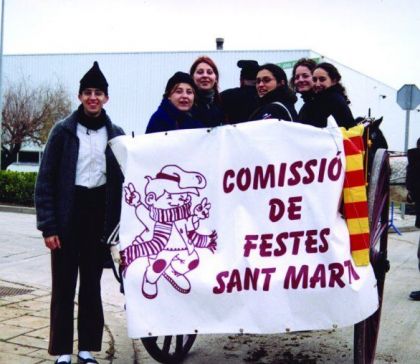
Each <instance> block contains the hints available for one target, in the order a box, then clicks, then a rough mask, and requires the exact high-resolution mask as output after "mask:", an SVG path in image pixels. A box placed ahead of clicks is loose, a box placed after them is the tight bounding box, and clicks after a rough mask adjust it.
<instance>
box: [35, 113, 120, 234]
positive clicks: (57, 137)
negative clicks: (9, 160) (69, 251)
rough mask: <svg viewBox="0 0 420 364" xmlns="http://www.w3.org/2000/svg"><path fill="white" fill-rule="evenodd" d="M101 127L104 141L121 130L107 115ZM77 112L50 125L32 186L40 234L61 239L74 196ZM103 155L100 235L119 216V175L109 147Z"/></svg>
mask: <svg viewBox="0 0 420 364" xmlns="http://www.w3.org/2000/svg"><path fill="white" fill-rule="evenodd" d="M105 117H106V121H105V127H106V130H107V133H108V140H110V139H112V138H114V137H116V136H119V135H123V134H124V131H123V130H122V129H121V128H120V127H118V126H116V125H114V124H112V122H111V120H110V119H109V117H108V116H105ZM77 118H78V113H77V111H75V112H73V113H72V114H71V115H70V116H69V117H67V118H66V119H64V120H62V121H60V122H58V123H57V124H56V125H54V127H53V129H52V130H51V133H50V135H49V138H48V142H47V145H46V146H45V150H44V154H43V157H42V161H41V166H40V169H39V173H38V177H37V181H36V186H35V207H36V215H37V227H38V229H39V230H41V231H42V235H43V236H44V237H48V236H52V235H58V236H59V237H60V240H62V241H65V240H67V239H68V237H69V236H70V234H69V233H70V232H71V229H72V224H71V222H72V216H73V215H74V213H75V211H73V206H74V198H75V180H76V165H77V159H78V154H79V138H78V137H77V132H76V130H77ZM105 157H106V174H107V175H106V180H107V182H106V205H105V227H104V238H107V237H108V236H109V235H110V233H111V232H112V230H113V229H114V227H115V226H116V225H117V223H118V221H119V219H120V212H121V189H122V182H123V175H122V173H121V170H120V168H119V165H118V162H117V160H116V159H115V157H114V155H113V153H112V151H111V149H110V147H109V146H107V147H106V150H105Z"/></svg>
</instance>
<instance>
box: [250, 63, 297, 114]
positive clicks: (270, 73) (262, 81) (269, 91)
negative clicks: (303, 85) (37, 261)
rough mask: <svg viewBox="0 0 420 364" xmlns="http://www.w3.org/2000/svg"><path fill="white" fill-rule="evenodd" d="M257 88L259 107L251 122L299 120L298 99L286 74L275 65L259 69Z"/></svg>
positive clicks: (267, 65) (265, 65)
mask: <svg viewBox="0 0 420 364" xmlns="http://www.w3.org/2000/svg"><path fill="white" fill-rule="evenodd" d="M256 81H257V83H256V88H257V93H258V97H259V107H258V108H257V109H256V110H255V111H254V112H253V113H252V115H251V116H250V118H249V120H261V119H271V118H273V119H280V120H287V121H294V120H297V113H296V110H295V106H294V104H295V102H296V101H297V97H296V95H295V94H294V92H293V91H292V90H291V89H290V88H289V86H288V82H287V76H286V73H285V72H284V71H283V69H282V68H281V67H279V66H277V65H275V64H273V63H266V64H264V65H262V66H260V67H259V68H258V73H257V78H256Z"/></svg>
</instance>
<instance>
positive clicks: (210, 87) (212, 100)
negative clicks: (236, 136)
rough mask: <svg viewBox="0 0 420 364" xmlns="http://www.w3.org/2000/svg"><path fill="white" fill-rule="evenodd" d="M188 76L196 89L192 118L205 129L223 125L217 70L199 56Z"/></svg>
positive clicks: (213, 65) (204, 57) (211, 63)
mask: <svg viewBox="0 0 420 364" xmlns="http://www.w3.org/2000/svg"><path fill="white" fill-rule="evenodd" d="M190 76H191V77H192V78H193V80H194V83H195V85H196V87H197V99H196V105H195V106H194V107H193V109H192V114H193V117H194V118H195V119H197V120H200V121H201V122H202V123H203V124H204V126H206V127H215V126H219V125H222V124H223V123H224V114H223V111H222V106H221V100H220V95H219V89H218V83H219V70H218V69H217V66H216V64H215V63H214V61H213V60H212V59H211V58H209V57H207V56H201V57H199V58H197V59H196V60H195V62H194V63H193V64H192V66H191V69H190Z"/></svg>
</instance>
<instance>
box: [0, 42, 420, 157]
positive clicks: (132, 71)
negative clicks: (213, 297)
mask: <svg viewBox="0 0 420 364" xmlns="http://www.w3.org/2000/svg"><path fill="white" fill-rule="evenodd" d="M201 55H207V56H209V57H211V58H212V59H213V60H214V61H215V63H216V64H217V66H218V68H219V72H220V82H219V88H220V90H221V91H223V90H224V89H227V88H231V87H236V86H238V84H239V72H240V69H239V68H238V67H237V66H236V63H237V61H238V60H240V59H254V60H256V61H258V63H259V64H264V63H267V62H270V63H276V64H280V65H282V66H283V68H284V69H285V71H286V72H287V73H288V75H289V76H290V73H291V67H292V66H293V62H294V61H296V60H298V59H299V58H302V57H307V58H315V59H319V60H322V61H327V62H331V63H333V64H335V65H336V66H337V68H338V69H339V71H340V73H341V74H342V77H343V79H342V81H343V84H344V86H345V87H346V89H347V92H348V95H349V98H350V100H351V105H350V106H351V109H352V112H353V115H354V116H355V117H356V116H367V115H368V112H369V110H370V112H371V115H372V116H373V117H380V116H383V117H384V121H383V123H382V128H381V129H382V131H383V132H384V134H385V136H386V138H387V140H388V144H389V148H390V150H396V151H402V150H404V140H405V123H406V113H405V111H403V110H402V109H401V108H400V107H399V106H398V104H397V103H396V94H397V90H396V89H394V88H392V87H390V86H387V85H385V84H384V83H382V82H380V81H378V80H375V79H373V78H371V77H369V76H367V75H364V74H362V73H360V72H358V71H356V70H353V69H351V68H349V67H347V66H345V65H342V64H340V63H338V62H335V61H334V60H331V59H329V58H327V57H324V56H323V55H321V54H319V53H316V52H314V51H311V50H265V51H264V50H254V51H225V50H215V51H185V52H141V53H94V54H35V55H5V56H4V57H3V88H6V87H7V85H8V83H10V82H15V81H17V80H19V79H21V78H25V79H26V80H29V81H30V83H32V84H33V85H37V84H45V83H49V84H51V85H54V84H55V83H56V82H60V83H62V84H63V85H64V87H65V88H66V89H67V91H68V92H69V94H70V95H71V96H72V97H73V95H74V98H73V101H74V104H73V106H74V108H76V107H77V106H78V99H77V94H78V88H79V80H80V78H81V77H82V76H83V74H84V73H85V72H86V71H87V70H88V69H89V68H90V67H91V66H92V64H93V61H95V60H96V61H98V62H99V65H100V67H101V69H102V71H103V73H104V74H105V76H106V78H107V80H108V83H109V96H110V100H109V102H108V104H107V105H106V110H107V113H108V114H109V115H110V117H111V119H112V120H113V121H114V122H115V123H117V124H119V125H120V126H122V127H123V128H124V130H125V131H126V133H131V132H134V133H135V134H139V133H144V130H145V128H146V125H147V122H148V121H149V118H150V116H151V115H152V113H153V112H154V111H155V110H156V108H157V107H158V105H159V103H160V101H161V98H162V94H163V92H164V89H165V85H166V82H167V80H168V78H169V77H171V76H172V75H173V74H174V73H175V72H176V71H184V72H188V71H189V68H190V66H191V64H192V63H193V62H194V60H195V59H196V58H197V57H199V56H201ZM401 86H402V85H401ZM300 106H301V101H299V103H298V104H297V105H296V108H297V110H298V109H299V108H300ZM419 136H420V113H419V112H418V111H417V110H414V111H412V112H411V121H410V138H409V147H414V146H415V141H416V140H417V138H418V137H419ZM25 149H28V147H26V148H25ZM31 149H32V148H31ZM22 159H23V158H22Z"/></svg>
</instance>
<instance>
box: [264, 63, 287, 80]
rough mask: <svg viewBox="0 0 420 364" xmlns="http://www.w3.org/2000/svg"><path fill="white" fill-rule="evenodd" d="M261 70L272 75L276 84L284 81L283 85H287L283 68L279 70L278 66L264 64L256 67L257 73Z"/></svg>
mask: <svg viewBox="0 0 420 364" xmlns="http://www.w3.org/2000/svg"><path fill="white" fill-rule="evenodd" d="M262 70H268V71H270V72H271V73H272V74H273V76H274V78H275V79H276V81H277V83H280V82H281V81H284V84H285V85H287V76H286V72H284V71H283V68H281V67H280V66H277V65H276V64H274V63H266V64H263V65H262V66H259V67H258V72H260V71H262ZM258 72H257V73H258Z"/></svg>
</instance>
